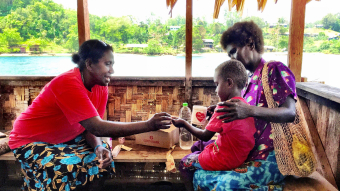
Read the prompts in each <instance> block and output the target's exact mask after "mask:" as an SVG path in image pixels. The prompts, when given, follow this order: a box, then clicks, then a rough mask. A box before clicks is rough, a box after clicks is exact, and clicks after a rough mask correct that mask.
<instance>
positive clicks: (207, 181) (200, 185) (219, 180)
mask: <svg viewBox="0 0 340 191" xmlns="http://www.w3.org/2000/svg"><path fill="white" fill-rule="evenodd" d="M283 179H284V176H283V175H282V174H281V173H280V171H279V169H278V166H277V163H276V158H275V152H274V151H272V152H271V153H270V154H269V155H268V157H267V159H266V160H255V161H251V162H246V163H244V164H243V165H241V166H240V167H238V168H236V169H234V170H231V171H206V170H203V169H197V170H196V171H195V174H194V179H193V184H194V189H195V190H205V191H211V190H215V191H227V190H228V191H229V190H233V191H235V190H252V191H274V190H275V191H276V190H282V186H281V184H282V183H283Z"/></svg>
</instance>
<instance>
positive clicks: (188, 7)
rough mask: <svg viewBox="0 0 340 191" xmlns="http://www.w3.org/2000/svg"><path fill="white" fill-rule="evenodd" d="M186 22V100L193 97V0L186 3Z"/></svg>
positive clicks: (189, 101)
mask: <svg viewBox="0 0 340 191" xmlns="http://www.w3.org/2000/svg"><path fill="white" fill-rule="evenodd" d="M185 19H186V22H185V101H186V102H188V103H189V106H190V107H191V105H192V104H191V99H192V0H187V3H186V17H185Z"/></svg>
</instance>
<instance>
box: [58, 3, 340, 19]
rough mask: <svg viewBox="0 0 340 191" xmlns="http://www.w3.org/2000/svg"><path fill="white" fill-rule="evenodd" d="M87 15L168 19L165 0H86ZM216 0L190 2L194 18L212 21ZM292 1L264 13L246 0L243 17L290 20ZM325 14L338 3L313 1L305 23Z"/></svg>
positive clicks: (179, 6) (177, 11)
mask: <svg viewBox="0 0 340 191" xmlns="http://www.w3.org/2000/svg"><path fill="white" fill-rule="evenodd" d="M54 2H56V3H59V4H62V5H63V6H64V8H70V9H74V10H76V9H77V1H76V0H71V1H70V0H54ZM227 2H228V1H227V0H226V1H225V3H224V4H223V5H222V7H221V11H220V14H219V19H221V18H223V15H224V10H225V9H228V5H227ZM88 4H89V12H90V14H94V15H98V16H108V15H110V16H114V17H120V16H124V15H132V16H134V17H135V18H136V19H137V20H140V21H141V20H146V19H147V18H148V17H150V15H151V13H154V14H155V15H156V16H159V17H160V18H161V19H162V20H166V19H169V18H170V15H169V14H168V13H169V10H170V9H169V8H167V7H166V0H88ZM214 4H215V0H193V17H194V18H196V17H205V18H206V20H207V21H208V22H212V20H213V19H212V15H213V11H214ZM185 7H186V0H178V1H177V3H176V5H175V7H174V9H173V14H172V17H173V18H174V17H176V16H178V15H180V16H185ZM290 8H291V0H278V2H277V4H275V3H274V0H268V1H267V5H266V7H265V9H264V11H263V12H261V11H258V10H257V1H256V0H245V6H244V10H243V17H246V16H258V17H261V18H263V19H264V20H265V21H267V22H269V23H275V22H277V20H278V18H282V17H284V18H285V19H286V20H288V21H289V20H290ZM328 13H332V14H336V13H340V0H321V1H315V0H312V1H311V2H309V3H308V4H307V5H306V16H305V22H306V23H311V22H315V21H318V20H321V19H322V18H323V17H324V16H326V15H327V14H328Z"/></svg>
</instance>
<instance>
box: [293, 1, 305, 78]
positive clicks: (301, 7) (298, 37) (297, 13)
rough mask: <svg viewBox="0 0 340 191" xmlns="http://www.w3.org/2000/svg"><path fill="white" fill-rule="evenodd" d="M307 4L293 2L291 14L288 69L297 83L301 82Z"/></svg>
mask: <svg viewBox="0 0 340 191" xmlns="http://www.w3.org/2000/svg"><path fill="white" fill-rule="evenodd" d="M306 3H307V0H292V8H291V13H290V26H289V42H288V67H289V68H290V69H291V70H292V72H293V73H294V75H295V80H296V82H300V81H301V68H302V54H303V36H304V30H305V10H306Z"/></svg>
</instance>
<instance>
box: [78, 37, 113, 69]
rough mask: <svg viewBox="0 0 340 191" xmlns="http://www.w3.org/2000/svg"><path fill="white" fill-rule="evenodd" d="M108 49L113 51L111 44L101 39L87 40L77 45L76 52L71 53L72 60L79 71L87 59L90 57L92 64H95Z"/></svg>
mask: <svg viewBox="0 0 340 191" xmlns="http://www.w3.org/2000/svg"><path fill="white" fill-rule="evenodd" d="M108 50H111V51H112V52H113V48H112V46H110V45H109V44H106V43H105V42H103V41H101V40H96V39H92V40H87V41H85V42H84V43H83V44H82V45H81V46H80V47H79V51H78V53H75V54H73V55H72V61H73V62H74V63H75V64H77V65H78V67H79V70H80V71H83V70H84V68H85V61H86V60H87V59H91V61H92V62H93V63H94V64H97V63H98V60H99V59H100V58H102V57H103V55H104V53H105V52H106V51H108Z"/></svg>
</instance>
